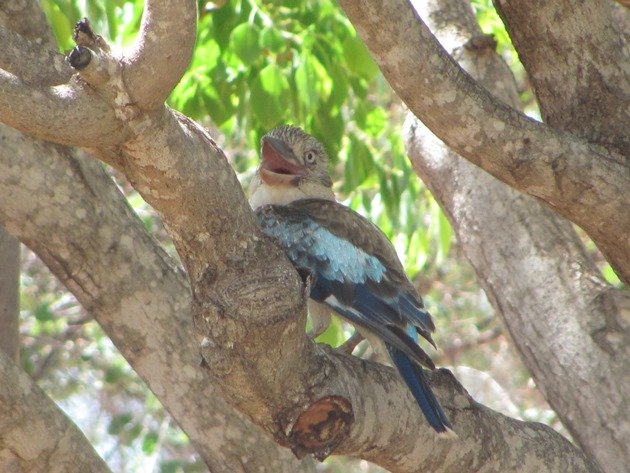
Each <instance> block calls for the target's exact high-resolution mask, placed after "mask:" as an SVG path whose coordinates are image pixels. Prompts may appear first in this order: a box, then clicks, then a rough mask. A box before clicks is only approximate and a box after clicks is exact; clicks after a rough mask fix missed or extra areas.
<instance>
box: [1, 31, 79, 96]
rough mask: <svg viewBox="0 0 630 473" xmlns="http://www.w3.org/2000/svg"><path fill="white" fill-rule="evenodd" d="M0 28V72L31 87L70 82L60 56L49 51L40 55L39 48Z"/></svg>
mask: <svg viewBox="0 0 630 473" xmlns="http://www.w3.org/2000/svg"><path fill="white" fill-rule="evenodd" d="M1 25H2V23H1V22H0V44H2V48H0V69H4V70H5V71H7V72H10V73H12V74H14V75H16V76H18V77H20V78H21V79H22V80H24V81H25V82H28V83H30V84H35V85H58V84H63V83H65V82H67V81H68V80H69V79H70V76H72V74H73V73H74V71H73V70H72V68H71V67H70V66H69V65H68V64H67V63H66V61H65V59H64V57H63V56H62V55H61V54H59V53H58V52H57V51H54V50H52V49H48V50H44V51H42V45H41V44H39V43H37V42H34V41H29V40H27V39H25V38H24V37H22V36H20V35H19V34H17V33H15V32H13V31H11V30H9V29H7V28H5V27H3V26H1Z"/></svg>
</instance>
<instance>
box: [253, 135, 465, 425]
mask: <svg viewBox="0 0 630 473" xmlns="http://www.w3.org/2000/svg"><path fill="white" fill-rule="evenodd" d="M332 184H333V183H332V179H331V177H330V174H329V173H328V155H327V153H326V150H325V149H324V146H323V145H322V144H321V143H320V142H319V141H318V140H317V139H316V138H315V137H313V136H311V135H309V134H308V133H306V132H305V131H304V130H302V129H301V128H299V127H296V126H292V125H281V126H279V127H277V128H274V129H273V130H271V131H270V132H268V133H267V134H266V135H264V136H263V138H262V140H261V162H260V166H259V167H258V169H257V172H256V175H255V177H254V179H253V180H252V183H251V185H250V205H251V207H252V209H253V210H254V213H255V215H256V217H257V219H258V223H259V225H260V228H261V229H262V231H263V233H264V234H266V235H267V236H269V237H271V238H273V239H274V240H275V241H276V242H277V243H278V244H279V245H280V246H281V247H282V248H283V249H284V251H285V253H286V255H287V256H288V258H289V260H290V261H291V262H292V263H293V265H294V266H295V267H296V268H297V269H298V270H300V271H305V272H306V273H308V274H309V276H310V280H311V282H310V293H309V297H310V300H309V314H310V315H311V317H312V319H313V326H314V330H313V331H314V332H315V334H317V331H318V330H323V329H325V327H326V325H327V324H328V323H329V321H330V313H331V311H332V312H335V313H336V314H338V315H339V316H341V317H342V318H344V319H345V320H347V321H348V322H350V323H351V324H352V325H354V327H355V328H356V329H357V330H358V331H359V333H361V335H363V336H364V337H365V338H366V339H367V340H368V341H369V342H370V345H371V346H372V348H373V349H374V351H376V352H377V353H386V354H387V355H389V358H390V359H391V362H392V364H393V365H394V366H395V367H396V368H397V370H398V372H399V373H400V375H401V377H402V378H403V380H404V382H405V383H406V385H407V387H408V388H409V390H410V391H411V394H412V395H413V397H414V398H415V400H416V402H417V404H418V405H419V407H420V410H421V411H422V413H423V415H424V417H425V418H426V420H427V422H428V424H429V425H430V426H431V427H432V428H433V429H434V430H435V431H436V432H437V433H438V434H441V435H445V436H453V435H454V432H453V430H452V425H451V423H450V421H449V419H448V418H447V416H446V414H445V413H444V410H443V409H442V406H441V405H440V403H439V401H438V400H437V398H436V397H435V395H434V394H433V392H432V391H431V388H430V387H429V385H428V383H427V380H426V375H425V373H424V371H423V366H424V367H426V368H428V369H431V370H433V369H435V365H434V363H433V361H432V360H431V358H430V357H429V355H427V353H426V352H425V351H424V350H423V349H422V348H421V347H420V345H419V344H418V343H417V339H418V336H417V335H419V336H421V337H422V338H424V339H425V340H427V341H428V342H429V343H430V344H431V345H432V346H433V347H434V348H435V342H434V341H433V339H432V337H431V332H433V331H435V325H434V323H433V320H432V318H431V315H430V314H429V312H428V311H427V310H426V308H425V307H424V304H423V302H422V298H421V297H420V295H419V294H418V293H417V291H416V290H415V288H414V286H413V284H412V283H411V282H410V281H409V279H408V278H407V276H406V274H405V271H404V269H403V267H402V264H401V263H400V260H399V259H398V255H397V254H396V250H395V249H394V247H393V245H392V244H391V242H390V241H389V239H388V238H387V236H386V235H385V234H384V233H383V232H382V231H381V230H380V229H379V228H378V227H377V226H376V225H374V224H373V223H372V222H370V221H369V220H367V219H366V218H364V217H363V216H361V215H360V214H358V213H357V212H355V211H354V210H352V209H350V208H349V207H346V206H345V205H343V204H341V203H339V202H337V201H336V199H335V195H334V192H333V190H332Z"/></svg>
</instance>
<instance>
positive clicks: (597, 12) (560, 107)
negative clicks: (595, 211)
mask: <svg viewBox="0 0 630 473" xmlns="http://www.w3.org/2000/svg"><path fill="white" fill-rule="evenodd" d="M494 3H495V6H496V8H497V12H498V13H499V15H501V18H502V20H503V22H504V24H505V25H506V28H507V30H508V32H509V34H510V38H511V39H512V42H513V43H514V47H515V48H516V49H517V50H518V55H519V59H520V60H521V62H522V63H523V65H524V66H525V69H526V70H527V75H528V78H529V80H530V82H531V84H532V86H533V89H534V92H535V94H536V97H537V99H538V103H539V105H540V111H541V114H542V117H543V119H544V120H545V122H546V123H548V124H549V125H551V126H553V127H554V128H556V129H559V130H565V131H568V132H571V133H573V134H575V135H577V136H582V137H584V138H586V139H588V140H589V141H591V142H594V143H601V144H602V145H604V146H607V147H610V148H614V149H616V150H618V151H619V153H621V154H622V155H624V156H626V157H627V158H630V133H628V120H629V119H630V54H629V53H630V51H629V50H628V45H627V44H626V41H625V39H624V37H623V33H622V31H620V28H619V27H618V25H619V22H618V20H617V17H618V16H619V15H620V12H618V11H616V9H615V8H614V7H615V5H614V4H613V3H612V2H581V1H579V0H555V1H553V2H550V1H545V0H525V1H522V2H510V1H506V0H496V1H495V2H494ZM517 3H518V4H517ZM567 12H570V13H569V14H567ZM558 84H562V87H558Z"/></svg>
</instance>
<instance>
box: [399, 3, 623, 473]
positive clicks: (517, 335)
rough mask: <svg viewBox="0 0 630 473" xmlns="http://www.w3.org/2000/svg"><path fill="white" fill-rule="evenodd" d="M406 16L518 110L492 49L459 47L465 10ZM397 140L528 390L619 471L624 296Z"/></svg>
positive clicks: (488, 190)
mask: <svg viewBox="0 0 630 473" xmlns="http://www.w3.org/2000/svg"><path fill="white" fill-rule="evenodd" d="M418 11H420V12H422V13H423V15H426V17H427V22H428V23H429V24H430V25H431V27H432V30H433V31H434V32H435V33H436V34H437V35H438V37H439V39H440V40H441V41H442V44H443V45H444V46H445V47H446V48H447V49H448V50H449V51H452V52H453V53H454V55H455V56H456V57H457V58H458V59H459V62H460V64H461V65H462V66H463V67H464V68H465V69H466V70H467V71H468V72H469V73H470V74H471V75H472V76H473V77H475V78H476V79H477V80H479V82H480V83H481V84H483V85H484V86H485V87H487V88H488V90H491V91H493V92H494V93H495V94H496V95H497V96H498V97H499V98H501V99H503V100H505V101H506V102H507V103H510V104H512V105H513V106H515V107H518V96H517V94H516V89H515V84H514V81H513V78H512V76H511V74H510V72H509V70H508V69H507V67H506V66H505V65H504V64H503V63H502V62H501V60H500V59H499V58H498V57H497V56H496V55H495V54H494V51H492V50H490V49H488V48H486V49H481V50H479V49H475V48H474V47H470V44H471V43H470V42H468V41H469V40H471V39H473V38H475V37H478V36H479V35H481V32H480V31H479V29H478V27H477V25H476V23H475V21H474V16H473V15H472V12H471V11H470V10H469V7H467V6H464V4H463V2H461V0H451V1H448V2H445V1H440V2H422V4H421V5H419V7H418ZM465 15H467V17H466V16H465ZM406 139H407V145H408V152H409V154H410V158H411V159H412V162H413V164H414V167H415V169H416V170H417V172H418V174H419V175H420V176H421V177H422V178H423V180H424V181H425V183H426V184H427V185H428V186H429V187H430V189H431V191H432V192H433V194H434V195H435V196H436V198H437V199H438V200H439V202H440V204H441V205H442V207H443V208H444V210H445V211H446V213H447V215H448V216H449V219H450V221H451V223H452V224H453V227H454V229H455V231H456V233H457V236H458V240H459V241H460V243H461V244H462V247H463V250H464V253H465V255H466V256H467V258H468V259H469V260H470V262H471V263H472V265H473V266H474V268H475V270H476V272H477V275H478V279H479V281H480V283H481V284H482V286H483V287H484V289H485V291H486V293H487V294H488V296H489V298H490V300H491V301H492V303H493V306H494V307H495V310H496V312H497V314H498V315H500V316H501V318H502V319H503V321H504V323H505V325H506V327H507V328H508V331H509V333H510V334H511V336H512V339H513V341H514V343H515V345H516V347H517V348H518V350H519V352H520V353H521V355H522V357H523V359H524V361H525V364H526V365H527V366H528V367H529V369H530V370H531V372H532V375H533V377H534V379H535V380H536V384H537V386H538V387H539V389H540V390H541V391H542V393H543V395H544V396H545V398H546V399H547V400H548V401H549V403H550V404H551V406H552V407H553V408H554V409H555V411H556V412H557V413H558V415H559V416H560V418H561V419H562V421H563V423H564V424H565V426H566V427H567V428H568V429H569V431H570V432H571V434H572V435H573V437H574V439H575V440H576V441H577V442H578V443H579V444H580V446H582V448H584V450H585V451H586V452H587V453H588V454H589V455H591V456H592V457H593V458H596V459H597V461H598V462H599V463H600V465H601V466H602V467H603V469H604V470H605V471H608V472H611V473H612V472H618V473H621V472H623V471H626V469H627V459H628V458H630V449H629V446H630V425H629V424H628V422H625V421H623V419H624V418H625V417H627V416H626V414H625V411H626V410H627V406H626V404H627V403H626V402H625V401H624V399H628V398H630V361H629V360H630V356H629V355H630V349H629V347H630V343H629V342H630V337H629V335H628V334H629V329H630V323H629V322H628V316H629V315H630V298H629V297H628V294H627V293H626V292H622V291H617V290H615V289H613V288H611V287H610V286H608V285H607V284H606V283H605V282H604V281H603V280H602V278H601V276H600V275H599V273H598V270H597V268H595V267H594V265H593V263H592V262H591V261H590V259H589V258H588V256H587V255H586V253H585V251H584V248H583V247H582V244H581V242H580V240H579V238H578V237H577V235H576V234H575V231H574V230H573V229H572V227H571V225H570V224H569V223H568V222H566V221H564V220H562V219H561V218H559V217H558V216H557V215H555V214H554V213H552V212H551V211H550V210H548V209H546V208H545V207H543V206H542V205H541V204H540V203H538V202H537V201H535V200H534V199H532V198H529V197H526V196H524V195H522V194H519V193H517V192H515V191H514V190H512V189H510V188H508V187H507V186H505V185H504V184H502V183H501V182H499V181H497V180H496V179H494V178H492V177H491V176H489V175H488V174H486V173H484V172H483V171H481V170H480V169H478V168H475V167H474V166H473V165H471V164H470V163H468V162H467V161H465V160H464V159H462V158H461V157H459V156H457V155H456V154H455V153H453V152H451V151H449V150H448V149H447V148H446V146H445V145H444V144H443V143H442V142H440V141H439V140H438V139H437V138H436V137H435V136H434V135H432V134H431V132H430V131H428V129H427V128H425V127H424V126H423V125H422V124H421V123H420V122H419V121H417V120H414V119H413V118H412V117H410V118H409V120H408V124H407V137H406ZM567 471H570V469H568V470H567Z"/></svg>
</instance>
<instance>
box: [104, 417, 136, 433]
mask: <svg viewBox="0 0 630 473" xmlns="http://www.w3.org/2000/svg"><path fill="white" fill-rule="evenodd" d="M132 419H133V417H132V416H131V414H130V413H128V412H125V413H124V414H118V415H116V416H114V417H112V420H111V421H110V422H109V426H108V427H107V432H108V433H110V434H112V435H118V434H119V433H120V432H122V431H123V429H124V428H125V426H126V425H127V424H129V423H130V422H131V421H132Z"/></svg>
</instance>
